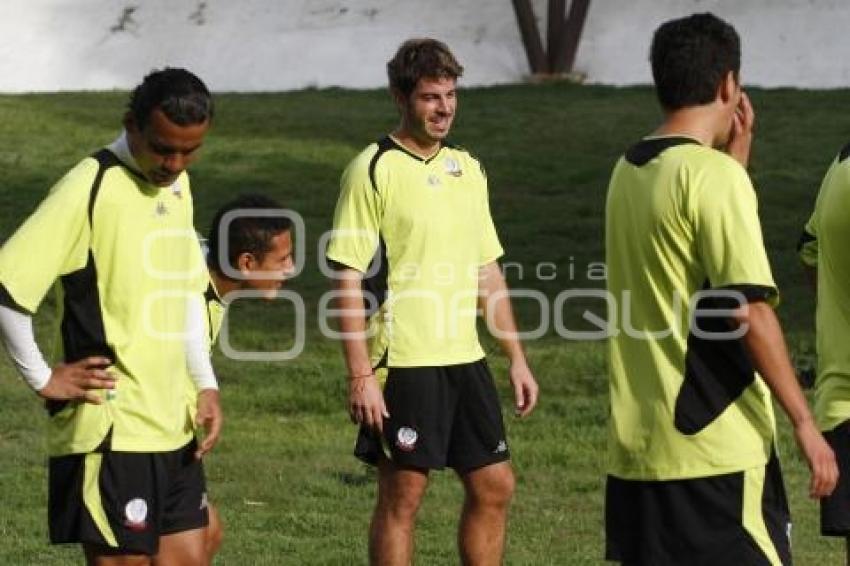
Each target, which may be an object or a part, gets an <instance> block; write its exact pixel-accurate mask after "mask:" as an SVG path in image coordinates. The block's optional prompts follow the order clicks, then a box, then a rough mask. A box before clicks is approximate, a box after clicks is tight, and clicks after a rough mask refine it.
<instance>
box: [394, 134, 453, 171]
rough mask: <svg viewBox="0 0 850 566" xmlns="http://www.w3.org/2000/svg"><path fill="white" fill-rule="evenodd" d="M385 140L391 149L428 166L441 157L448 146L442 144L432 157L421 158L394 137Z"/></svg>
mask: <svg viewBox="0 0 850 566" xmlns="http://www.w3.org/2000/svg"><path fill="white" fill-rule="evenodd" d="M384 140H386V142H387V144H388V145H389V146H390V147H392V148H393V149H397V150H399V151H400V152H402V153H406V154H407V155H409V156H410V157H412V158H413V159H415V160H416V161H421V162H422V163H426V164H427V163H431V162H432V161H434V159H435V158H436V157H437V156H438V155H440V152H441V151H443V148H444V147H446V145H447V144H444V143H440V147H438V148H437V151H435V152H434V154H433V155H431V156H429V157H421V156H419V155H416V154H415V153H413V152H412V151H410V150H409V149H407V148H406V147H404V145H402V143H401V142H400V141H398V140H397V139H395V138H394V137H393V136H392V134H387V136H386V137H385V138H384Z"/></svg>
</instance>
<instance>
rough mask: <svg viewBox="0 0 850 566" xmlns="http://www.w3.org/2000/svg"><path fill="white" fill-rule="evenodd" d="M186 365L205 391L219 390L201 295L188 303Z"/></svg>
mask: <svg viewBox="0 0 850 566" xmlns="http://www.w3.org/2000/svg"><path fill="white" fill-rule="evenodd" d="M186 309H187V311H186V365H187V367H188V369H189V375H191V376H192V381H194V382H195V385H196V386H197V387H198V391H201V390H203V389H218V380H216V377H215V372H214V371H213V367H212V360H211V359H210V338H209V335H208V334H207V332H206V326H205V324H204V320H205V318H204V314H205V313H204V310H205V306H204V304H203V299H202V297H201V296H200V295H199V296H198V297H193V298H191V299H189V300H188V301H186Z"/></svg>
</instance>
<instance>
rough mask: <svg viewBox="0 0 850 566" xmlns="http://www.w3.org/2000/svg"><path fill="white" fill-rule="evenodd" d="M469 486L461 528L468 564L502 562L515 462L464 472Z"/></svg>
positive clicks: (494, 565) (463, 556) (464, 558)
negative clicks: (512, 465)
mask: <svg viewBox="0 0 850 566" xmlns="http://www.w3.org/2000/svg"><path fill="white" fill-rule="evenodd" d="M461 479H462V480H463V486H464V489H465V490H466V499H465V501H464V504H463V514H462V515H461V520H460V529H459V531H458V546H459V547H460V557H461V562H462V563H463V564H464V565H465V566H498V565H499V564H501V563H502V555H503V552H504V547H505V528H506V525H507V519H508V507H509V506H510V502H511V497H512V496H513V492H514V473H513V470H512V469H511V465H510V464H509V463H507V462H500V463H498V464H493V465H490V466H485V467H483V468H479V469H477V470H473V471H471V472H469V473H467V474H464V475H463V476H461Z"/></svg>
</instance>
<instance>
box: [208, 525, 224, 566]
mask: <svg viewBox="0 0 850 566" xmlns="http://www.w3.org/2000/svg"><path fill="white" fill-rule="evenodd" d="M222 540H224V531H223V530H222V529H221V524H216V525H215V526H213V525H210V526H209V527H207V532H206V539H205V540H204V551H205V553H206V555H207V558H208V559H209V560H210V561H211V560H212V558H213V556H215V555H216V553H218V549H219V548H221V542H222Z"/></svg>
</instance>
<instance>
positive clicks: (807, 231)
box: [797, 159, 840, 267]
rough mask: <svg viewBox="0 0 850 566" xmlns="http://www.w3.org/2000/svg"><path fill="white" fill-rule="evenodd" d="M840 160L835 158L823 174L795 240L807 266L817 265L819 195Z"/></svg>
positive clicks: (798, 251) (801, 257)
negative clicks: (810, 207)
mask: <svg viewBox="0 0 850 566" xmlns="http://www.w3.org/2000/svg"><path fill="white" fill-rule="evenodd" d="M839 164H840V162H839V161H838V160H837V159H836V160H835V161H833V162H832V166H830V168H829V170H828V171H827V172H826V175H824V178H823V181H822V182H821V186H820V189H819V190H818V197H817V201H816V202H815V208H814V210H813V211H812V215H811V216H809V220H808V222H806V225H805V226H804V227H803V233H802V234H800V239H799V241H798V242H797V253H798V254H799V255H800V261H802V262H803V264H805V265H808V266H809V267H817V265H818V225H819V224H820V204H821V195H823V192H824V187H825V186H826V185H827V184H828V183H830V182H831V179H832V176H833V175H834V174H835V171H836V169H837V167H838V165H839Z"/></svg>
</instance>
